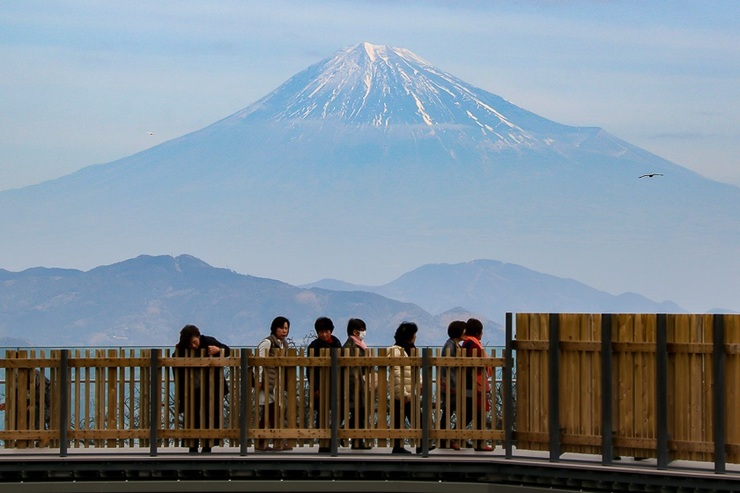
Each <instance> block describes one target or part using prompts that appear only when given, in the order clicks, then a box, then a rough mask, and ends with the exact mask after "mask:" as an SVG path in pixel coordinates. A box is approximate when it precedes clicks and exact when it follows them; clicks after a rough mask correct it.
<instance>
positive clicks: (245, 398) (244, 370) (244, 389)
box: [231, 348, 249, 456]
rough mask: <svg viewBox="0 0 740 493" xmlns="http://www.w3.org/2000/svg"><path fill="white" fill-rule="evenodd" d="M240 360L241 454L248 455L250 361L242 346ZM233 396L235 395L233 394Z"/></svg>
mask: <svg viewBox="0 0 740 493" xmlns="http://www.w3.org/2000/svg"><path fill="white" fill-rule="evenodd" d="M241 351H242V352H241V358H240V360H239V374H240V377H241V380H240V381H239V394H240V395H239V444H240V445H239V455H242V456H244V455H247V449H248V448H249V434H248V429H249V416H248V415H247V403H248V402H249V386H248V384H249V361H248V360H247V358H248V356H247V349H246V348H242V350H241ZM231 397H232V398H233V397H234V396H231Z"/></svg>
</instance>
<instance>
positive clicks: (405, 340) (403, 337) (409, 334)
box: [393, 322, 419, 347]
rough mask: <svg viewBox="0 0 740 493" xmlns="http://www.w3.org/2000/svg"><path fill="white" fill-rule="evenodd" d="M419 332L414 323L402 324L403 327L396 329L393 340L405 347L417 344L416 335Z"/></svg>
mask: <svg viewBox="0 0 740 493" xmlns="http://www.w3.org/2000/svg"><path fill="white" fill-rule="evenodd" d="M418 331H419V327H417V326H416V324H415V323H414V322H402V323H401V325H399V326H398V328H397V329H396V333H395V335H394V336H393V338H394V339H395V340H396V345H398V346H401V347H405V346H408V345H411V344H413V343H414V342H416V333H417V332H418Z"/></svg>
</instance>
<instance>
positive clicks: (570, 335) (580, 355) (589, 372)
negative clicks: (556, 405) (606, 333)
mask: <svg viewBox="0 0 740 493" xmlns="http://www.w3.org/2000/svg"><path fill="white" fill-rule="evenodd" d="M558 317H559V319H560V323H559V326H560V348H561V354H560V366H561V370H560V389H561V392H560V423H561V441H562V447H561V450H562V451H563V452H580V453H589V454H596V453H600V452H601V365H600V356H601V345H600V341H601V316H600V315H590V314H559V315H558Z"/></svg>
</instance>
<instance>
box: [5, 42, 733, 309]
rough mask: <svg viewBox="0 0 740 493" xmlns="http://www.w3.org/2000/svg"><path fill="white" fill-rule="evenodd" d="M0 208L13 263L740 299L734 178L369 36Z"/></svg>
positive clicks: (699, 301)
mask: <svg viewBox="0 0 740 493" xmlns="http://www.w3.org/2000/svg"><path fill="white" fill-rule="evenodd" d="M204 97H206V95H204ZM207 97H211V95H208V96H207ZM635 118H639V115H635ZM647 173H659V174H660V175H656V176H654V177H652V178H643V179H640V178H639V177H640V176H641V175H643V174H647ZM0 210H2V211H3V212H2V214H1V215H0V228H2V231H4V232H5V233H4V234H3V235H2V237H0V252H2V256H1V257H0V266H2V267H3V268H6V269H19V268H27V267H31V266H37V265H53V266H58V267H69V268H90V267H94V266H97V265H101V264H109V263H112V262H116V261H119V260H120V259H124V258H131V257H135V256H138V255H139V254H141V253H151V254H169V255H174V254H179V253H188V254H191V255H195V256H197V257H199V258H201V259H204V260H205V261H207V262H209V263H211V264H214V265H221V266H225V267H228V268H232V269H236V270H238V271H240V272H248V273H250V274H252V275H256V276H261V277H270V278H275V279H281V280H285V281H287V282H291V283H294V284H299V283H307V282H310V281H314V280H316V279H320V278H326V277H333V278H338V279H345V280H347V281H350V282H353V283H357V284H366V285H367V284H380V283H384V282H388V281H389V280H390V279H394V278H396V277H397V276H398V275H399V274H401V273H404V272H407V271H409V270H411V269H413V268H416V267H418V266H420V265H422V264H427V263H439V262H459V261H469V260H471V259H481V258H496V259H503V260H505V261H507V262H513V263H517V264H521V265H526V266H527V267H529V268H532V269H536V270H538V271H541V272H547V273H550V274H553V275H558V276H564V277H571V278H576V279H578V280H579V281H581V282H584V283H587V284H589V285H591V286H594V287H597V288H599V289H602V290H605V291H611V292H614V293H619V292H624V291H634V292H639V293H641V294H643V295H645V296H649V297H650V298H652V299H668V298H670V299H671V300H673V301H675V302H677V303H680V304H681V305H682V306H684V307H686V308H688V309H690V310H707V309H710V308H713V307H718V306H724V307H728V308H734V309H740V306H739V305H738V303H740V301H738V299H740V298H738V294H740V289H739V285H740V283H739V281H740V188H737V187H734V186H731V185H727V184H722V183H718V182H714V181H711V180H709V179H706V178H704V177H702V176H700V175H698V174H696V173H694V172H692V171H689V170H687V169H685V168H682V167H680V166H678V165H676V164H673V163H671V162H669V161H667V160H665V159H662V158H660V157H658V156H655V155H653V154H651V153H649V152H647V151H645V150H642V149H640V148H637V147H635V146H633V145H630V144H629V143H627V142H624V141H622V140H620V139H619V138H617V137H615V136H613V135H610V134H609V133H608V132H606V131H605V130H603V129H600V128H595V127H575V126H568V125H563V124H560V123H556V122H553V121H550V120H548V119H546V118H543V117H540V116H538V115H536V114H534V113H532V112H530V111H527V110H525V109H523V108H521V107H519V106H516V105H514V104H512V103H511V102H509V101H507V100H505V99H503V98H501V97H499V96H496V95H494V94H491V93H489V92H487V91H484V90H482V89H479V88H477V87H474V86H472V85H470V84H467V83H465V82H464V81H462V80H460V79H458V78H456V77H454V76H453V75H451V74H448V73H446V72H444V71H442V70H440V69H438V68H435V67H434V66H432V65H431V64H430V63H428V62H426V61H424V60H423V59H422V58H420V57H418V56H417V55H415V54H413V53H411V52H410V51H408V50H405V49H400V48H392V47H388V46H377V45H372V44H369V43H360V44H358V45H355V46H352V47H349V48H347V49H343V50H340V51H339V52H337V53H336V54H334V55H333V56H332V57H330V58H327V59H325V60H323V61H320V62H319V63H317V64H315V65H312V66H310V67H308V68H307V69H306V70H304V71H302V72H300V73H298V74H296V75H295V76H293V77H292V78H290V79H289V80H287V81H286V82H285V83H284V84H282V85H281V86H279V87H278V88H276V89H275V90H274V91H273V92H271V93H270V94H268V95H266V96H265V97H263V98H262V99H260V100H259V101H257V102H255V103H253V104H251V105H249V106H248V107H246V108H244V109H242V110H241V111H238V112H236V113H234V114H233V115H231V116H228V117H227V118H225V119H223V120H221V121H218V122H216V123H214V124H212V125H210V126H208V127H205V128H203V129H201V130H198V131H195V132H193V133H190V134H187V135H184V136H182V137H180V138H177V139H174V140H171V141H168V142H165V143H163V144H160V145H158V146H155V147H153V148H151V149H148V150H145V151H143V152H140V153H138V154H134V155H132V156H128V157H125V158H122V159H119V160H117V161H114V162H111V163H105V164H97V165H92V166H88V167H85V168H83V169H81V170H80V171H78V172H76V173H73V174H70V175H67V176H65V177H62V178H59V179H56V180H51V181H47V182H43V183H40V184H37V185H33V186H29V187H25V188H21V189H16V190H8V191H3V192H0Z"/></svg>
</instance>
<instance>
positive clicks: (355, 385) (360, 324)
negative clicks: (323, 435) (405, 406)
mask: <svg viewBox="0 0 740 493" xmlns="http://www.w3.org/2000/svg"><path fill="white" fill-rule="evenodd" d="M366 334H367V325H366V324H365V322H364V321H363V320H362V319H359V318H350V319H349V321H348V322H347V341H346V342H345V343H344V346H342V347H343V348H344V349H346V350H348V352H349V354H350V356H358V357H359V356H365V353H366V351H367V344H366V343H365V335H366ZM344 371H345V372H348V373H349V389H347V391H348V392H349V396H348V399H347V403H348V404H349V423H348V424H349V427H350V429H353V430H354V429H362V428H365V427H366V425H367V416H366V411H365V405H366V403H365V399H366V395H365V394H366V392H367V377H368V375H367V368H365V367H363V366H351V367H347V368H345V369H344ZM342 381H344V377H342ZM342 402H344V398H343V399H342ZM342 415H344V413H342ZM352 448H353V449H359V450H369V449H371V448H373V447H372V445H371V443H370V440H362V439H359V438H357V439H356V438H353V439H352Z"/></svg>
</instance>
